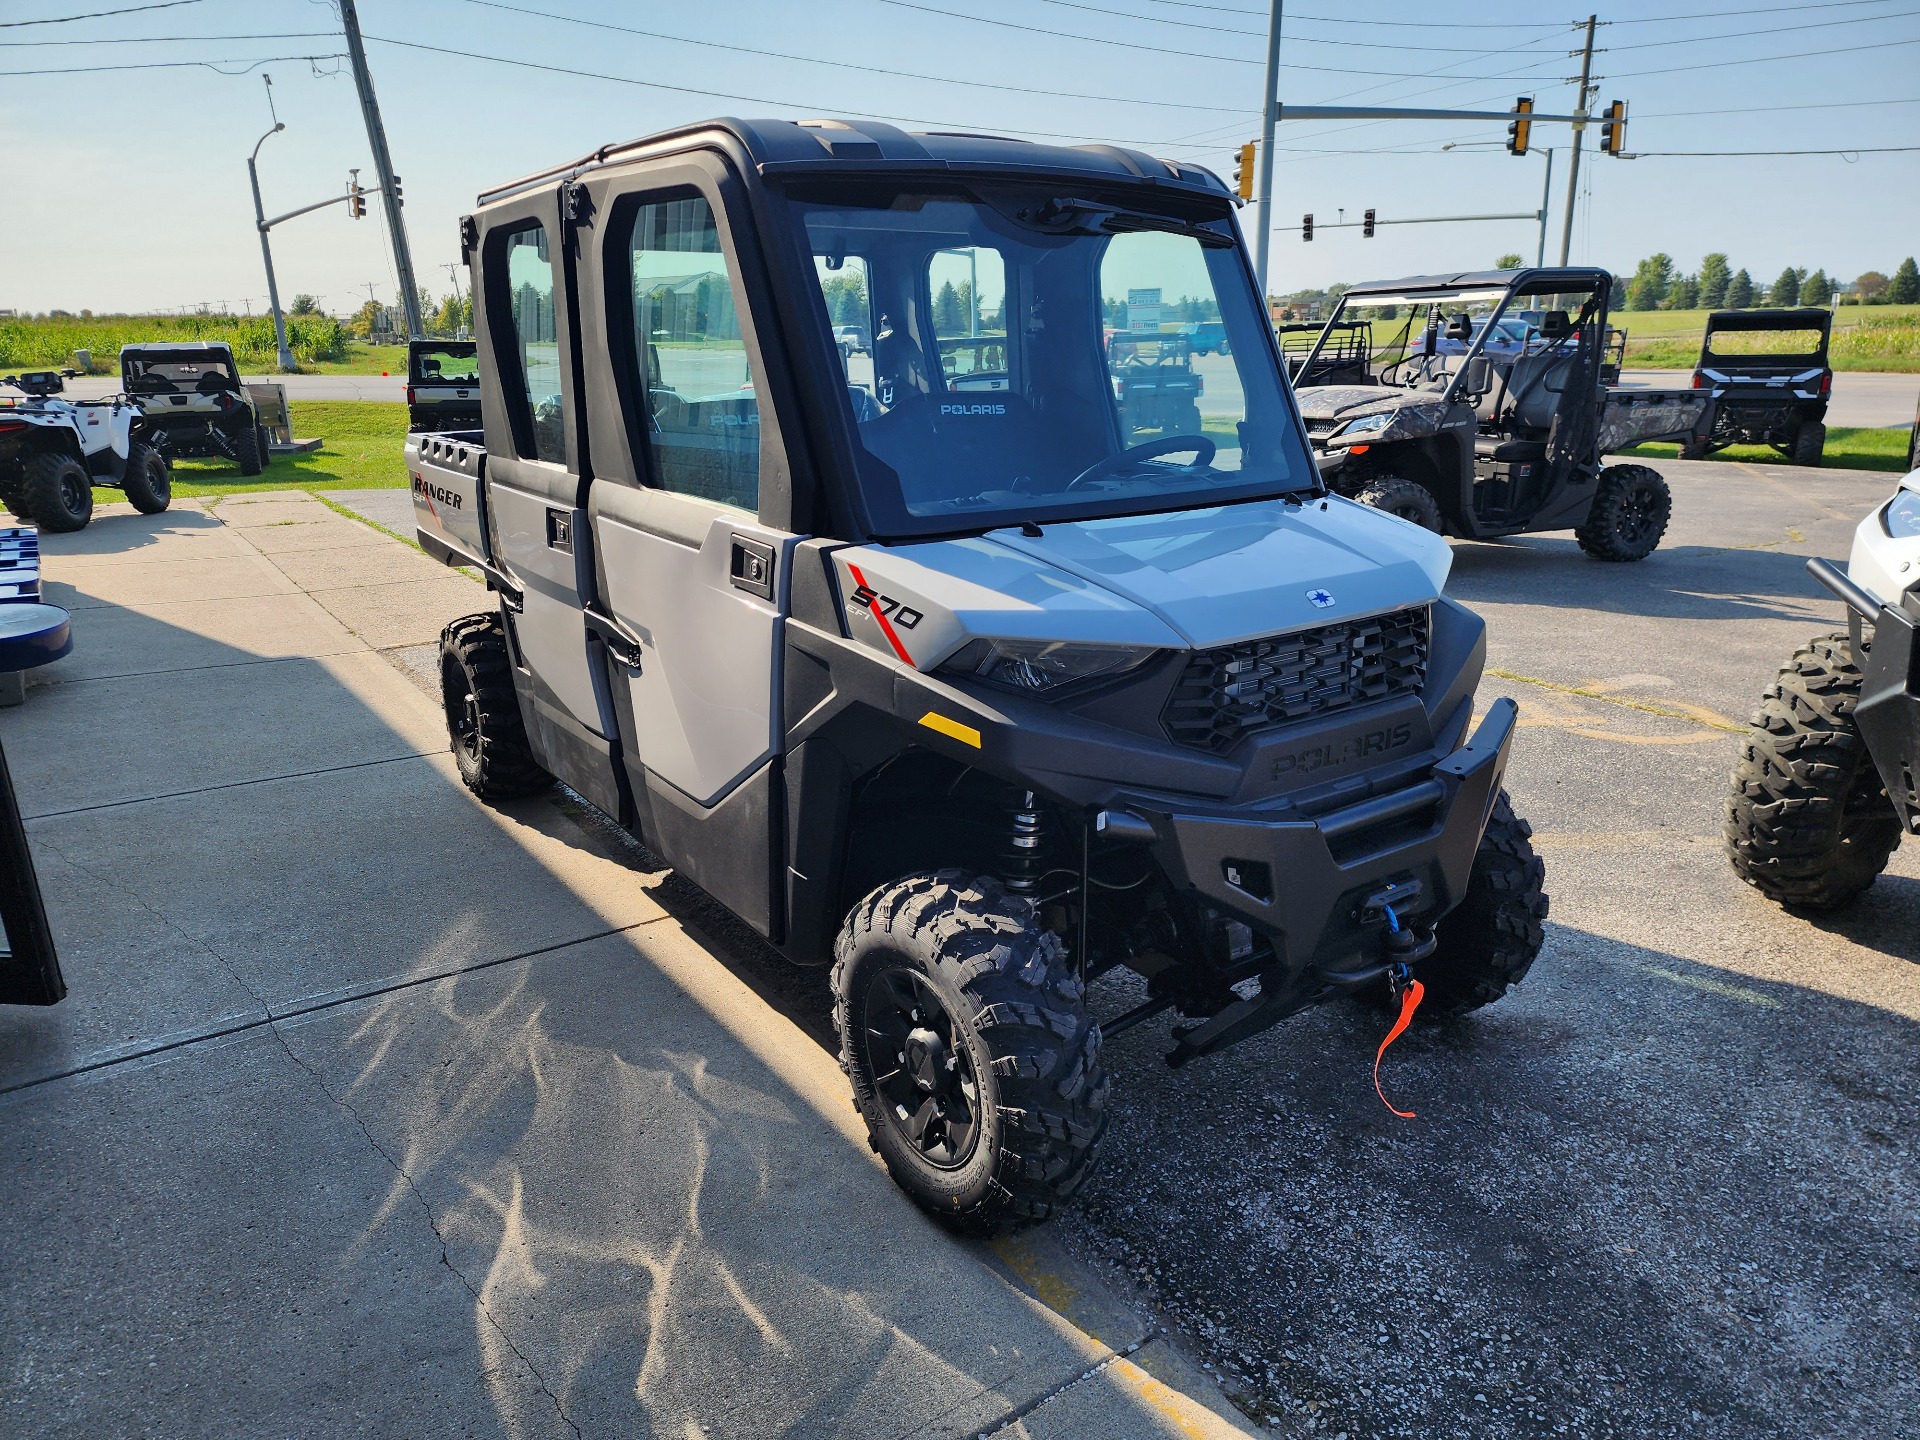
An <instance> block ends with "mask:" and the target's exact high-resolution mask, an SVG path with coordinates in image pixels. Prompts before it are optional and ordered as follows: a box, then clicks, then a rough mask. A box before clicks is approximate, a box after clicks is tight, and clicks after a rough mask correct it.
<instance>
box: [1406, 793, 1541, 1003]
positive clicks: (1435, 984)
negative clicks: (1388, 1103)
mask: <svg viewBox="0 0 1920 1440" xmlns="http://www.w3.org/2000/svg"><path fill="white" fill-rule="evenodd" d="M1546 876H1547V872H1546V867H1545V866H1544V865H1542V864H1541V863H1540V857H1539V856H1538V855H1535V854H1534V853H1533V827H1532V826H1530V825H1529V824H1527V822H1526V821H1525V820H1522V819H1521V818H1520V817H1519V816H1518V815H1515V814H1514V813H1513V805H1512V803H1511V802H1510V801H1509V800H1508V799H1507V796H1506V792H1504V791H1502V792H1501V794H1500V796H1499V797H1498V798H1497V799H1496V800H1495V801H1494V804H1493V814H1492V816H1491V817H1490V818H1489V819H1488V821H1487V829H1486V833H1485V834H1484V835H1482V836H1481V837H1480V849H1479V852H1478V853H1477V854H1476V855H1475V856H1474V860H1473V873H1472V875H1471V876H1470V878H1469V879H1468V880H1467V893H1466V895H1465V897H1464V898H1463V899H1462V900H1461V901H1460V903H1459V904H1458V905H1456V906H1454V907H1453V909H1451V910H1449V911H1448V912H1447V913H1446V914H1445V915H1444V916H1442V917H1441V920H1440V923H1439V924H1438V925H1436V926H1435V927H1434V935H1435V938H1436V939H1437V940H1438V941H1439V944H1438V945H1437V946H1436V948H1435V949H1434V952H1433V954H1431V955H1429V956H1428V957H1427V958H1426V959H1425V960H1422V961H1421V962H1420V963H1419V964H1418V965H1416V966H1414V970H1413V973H1414V977H1415V978H1416V979H1418V980H1419V981H1420V982H1421V984H1423V985H1425V986H1426V988H1427V993H1426V997H1425V999H1423V1000H1422V1002H1421V1005H1420V1009H1419V1011H1418V1016H1419V1018H1421V1019H1427V1020H1448V1019H1451V1018H1453V1017H1455V1016H1458V1015H1464V1014H1466V1013H1467V1012H1468V1011H1469V1010H1478V1009H1479V1008H1480V1007H1481V1006H1482V1005H1491V1004H1492V1003H1493V1002H1494V1001H1496V1000H1498V999H1499V998H1500V997H1501V996H1502V995H1505V994H1506V993H1507V991H1509V990H1510V989H1512V988H1513V987H1514V986H1515V985H1517V984H1519V983H1520V981H1521V979H1522V977H1524V976H1525V975H1526V973H1527V971H1528V970H1530V969H1531V968H1532V967H1533V962H1534V958H1535V957H1536V956H1538V955H1539V953H1540V946H1541V944H1542V942H1543V941H1544V940H1545V938H1546V932H1545V929H1544V926H1543V923H1542V922H1544V921H1545V920H1546V918H1547V896H1546Z"/></svg>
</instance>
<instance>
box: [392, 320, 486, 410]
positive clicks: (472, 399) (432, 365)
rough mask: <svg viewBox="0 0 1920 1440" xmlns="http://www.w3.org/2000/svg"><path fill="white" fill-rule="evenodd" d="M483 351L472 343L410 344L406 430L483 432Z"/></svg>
mask: <svg viewBox="0 0 1920 1440" xmlns="http://www.w3.org/2000/svg"><path fill="white" fill-rule="evenodd" d="M479 356H480V347H479V345H477V344H476V343H475V342H474V341H472V340H409V341H408V342H407V428H408V429H409V430H442V431H445V430H478V429H479V428H480V358H479Z"/></svg>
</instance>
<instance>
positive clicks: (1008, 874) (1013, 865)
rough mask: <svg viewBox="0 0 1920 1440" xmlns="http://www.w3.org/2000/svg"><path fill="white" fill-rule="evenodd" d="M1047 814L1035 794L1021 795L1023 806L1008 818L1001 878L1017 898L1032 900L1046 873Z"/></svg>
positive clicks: (1030, 792) (1023, 793)
mask: <svg viewBox="0 0 1920 1440" xmlns="http://www.w3.org/2000/svg"><path fill="white" fill-rule="evenodd" d="M1046 846H1047V828H1046V813H1045V812H1044V811H1043V810H1041V809H1040V806H1039V803H1038V801H1037V800H1036V799H1035V797H1034V793H1033V792H1032V791H1031V790H1026V791H1023V792H1021V796H1020V803H1019V804H1018V805H1017V806H1016V807H1015V808H1014V810H1013V812H1012V814H1011V815H1010V816H1009V817H1008V830H1007V848H1006V850H1005V852H1004V853H1003V855H1002V857H1001V859H1002V863H1003V865H1004V866H1005V873H1004V874H1003V875H1002V876H1001V877H1000V878H1001V881H1002V883H1003V884H1005V885H1006V887H1007V889H1008V890H1010V891H1012V892H1013V893H1014V894H1015V895H1026V896H1032V895H1033V894H1034V893H1035V892H1036V891H1037V890H1038V889H1039V888H1040V877H1041V876H1042V875H1043V874H1044V873H1045V871H1046Z"/></svg>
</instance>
